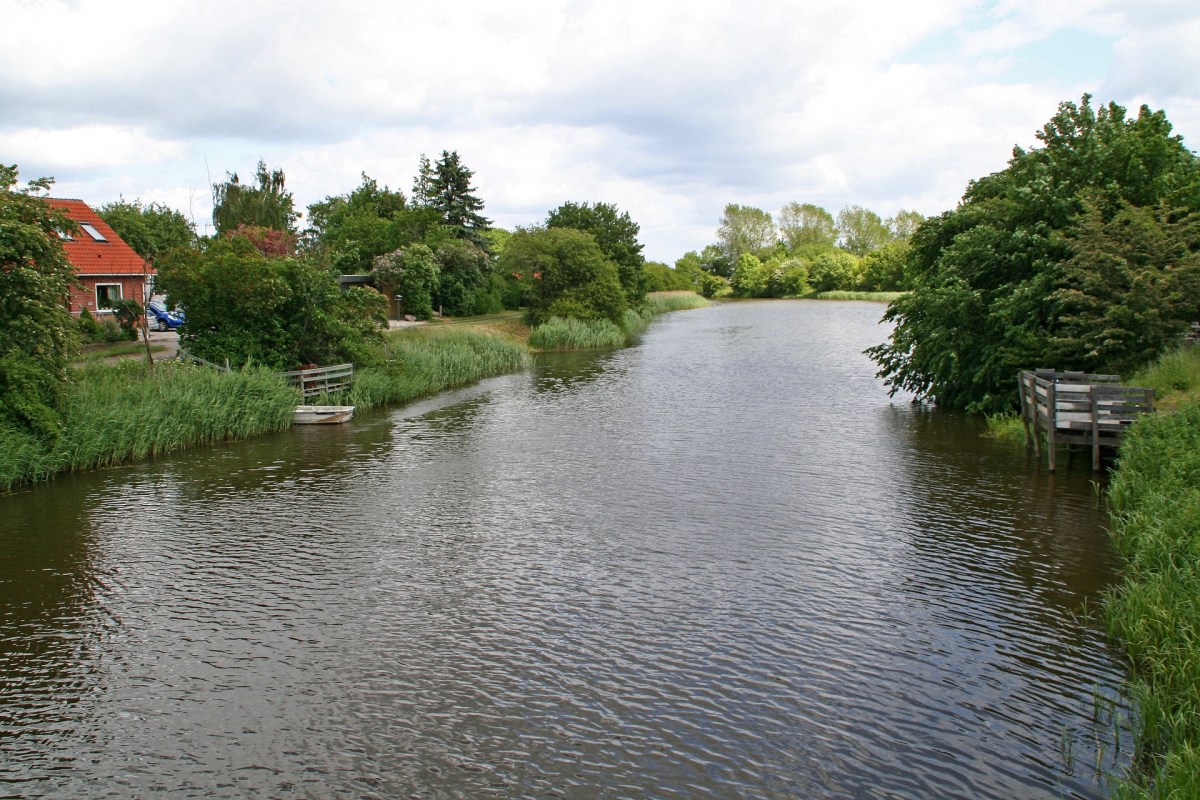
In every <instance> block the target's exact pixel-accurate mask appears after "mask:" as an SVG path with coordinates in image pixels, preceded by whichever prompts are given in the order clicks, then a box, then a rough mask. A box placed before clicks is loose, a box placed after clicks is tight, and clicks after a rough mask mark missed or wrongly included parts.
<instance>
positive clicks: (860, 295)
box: [812, 291, 907, 303]
mask: <svg viewBox="0 0 1200 800" xmlns="http://www.w3.org/2000/svg"><path fill="white" fill-rule="evenodd" d="M906 294H907V292H847V291H831V292H817V293H816V294H814V295H813V296H812V297H813V299H814V300H869V301H871V302H877V303H890V302H892V301H893V300H896V299H898V298H901V297H903V296H904V295H906Z"/></svg>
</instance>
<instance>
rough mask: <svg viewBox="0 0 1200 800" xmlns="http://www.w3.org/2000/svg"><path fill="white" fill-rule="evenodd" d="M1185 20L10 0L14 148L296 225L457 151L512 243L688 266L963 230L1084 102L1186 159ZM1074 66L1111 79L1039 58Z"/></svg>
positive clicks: (896, 7) (1181, 9)
mask: <svg viewBox="0 0 1200 800" xmlns="http://www.w3.org/2000/svg"><path fill="white" fill-rule="evenodd" d="M1192 5H1194V4H1192V3H1181V2H1174V1H1173V0H1172V1H1169V2H1163V1H1160V2H1137V3H1134V2H1132V0H1081V2H1080V3H1071V4H1057V5H1056V4H1051V5H1046V4H1045V3H1043V2H1040V0H1005V1H1004V2H999V3H994V4H984V3H981V2H967V3H964V2H956V1H955V0H923V1H922V2H919V3H912V4H891V5H881V4H878V3H876V2H869V1H868V0H852V1H851V2H845V3H838V4H831V3H828V2H820V3H818V2H799V3H775V2H757V3H738V4H734V3H732V2H716V1H715V0H697V2H692V3H682V2H671V1H669V0H641V1H640V2H633V1H632V0H609V1H608V2H603V3H602V2H598V1H597V0H546V1H544V2H524V3H519V4H496V3H494V2H483V0H461V2H458V3H438V4H434V3H394V2H385V1H384V0H351V2H346V3H339V4H331V3H327V2H324V1H323V0H298V1H297V2H294V3H290V4H288V5H287V6H286V7H281V6H279V5H278V4H276V3H267V2H248V1H247V0H210V1H209V2H205V3H198V2H187V3H163V2H158V1H154V2H152V1H150V0H123V2H119V3H114V2H100V1H99V0H78V1H77V2H71V3H66V2H42V3H23V4H17V5H15V6H12V5H11V4H10V6H9V7H6V10H5V27H6V32H7V35H8V36H7V38H8V39H9V40H10V41H13V42H15V44H14V45H13V46H10V47H6V48H5V49H3V50H0V75H2V76H3V77H2V78H0V152H2V153H3V156H4V160H5V161H7V162H8V163H13V162H16V163H18V164H19V165H20V166H21V168H22V172H23V174H24V175H25V176H27V177H33V176H35V175H40V174H53V175H55V176H56V177H57V178H58V179H59V181H60V183H59V187H60V188H61V189H63V190H64V191H65V190H66V189H68V188H69V189H70V190H71V191H73V192H77V193H79V194H81V195H85V196H87V197H88V199H92V200H94V201H95V202H98V203H99V202H106V201H108V200H111V199H115V198H116V196H118V195H119V194H124V195H125V196H126V197H127V198H128V197H141V198H142V199H144V200H146V201H150V200H158V201H161V202H168V203H171V204H173V205H176V206H177V207H180V206H179V205H178V204H181V203H183V202H187V203H189V204H190V205H191V207H192V208H193V210H194V211H195V212H196V215H197V217H198V218H201V219H202V220H203V221H207V220H206V218H207V212H208V182H209V180H210V178H211V179H213V180H219V179H220V178H222V177H223V176H224V173H225V171H226V170H236V171H239V172H247V171H249V170H251V169H253V167H254V164H255V163H256V162H257V161H258V159H259V158H264V159H266V161H267V163H268V164H269V165H270V166H271V167H282V168H283V169H284V170H285V171H286V172H287V176H288V185H289V187H291V188H292V189H293V191H294V192H295V193H296V198H297V201H298V203H300V204H307V203H310V202H313V201H315V200H319V199H321V198H322V197H324V196H326V195H329V194H339V193H343V192H347V191H349V190H351V189H352V188H353V187H354V186H356V185H357V184H358V181H359V175H360V173H362V172H364V171H365V172H367V173H368V174H370V175H371V176H372V177H374V178H376V179H377V180H379V181H380V182H383V183H388V184H390V185H391V186H392V187H393V188H400V189H402V190H405V191H407V190H408V188H409V184H410V182H411V177H412V174H413V172H414V170H415V168H416V160H417V156H418V155H419V154H420V153H422V152H424V153H428V154H430V155H436V154H437V153H439V152H440V151H441V150H442V149H448V150H458V151H459V153H460V155H461V156H462V157H463V160H464V162H465V163H466V164H467V165H468V166H469V167H470V168H472V169H473V170H475V173H476V176H475V183H476V186H477V187H478V190H479V194H480V196H481V197H482V198H483V199H484V200H485V202H486V203H487V208H486V209H485V211H486V213H487V214H488V215H489V216H490V217H492V218H493V219H494V220H496V222H497V223H499V224H502V225H506V226H511V225H516V224H528V223H534V222H538V221H540V220H541V219H543V218H544V216H545V213H546V211H548V210H549V209H551V208H553V207H555V206H557V205H558V204H560V203H561V202H564V201H566V200H590V201H597V200H603V201H607V202H614V203H617V204H618V205H619V206H620V207H621V208H622V209H624V210H628V211H629V212H630V214H631V215H632V216H633V217H634V219H635V220H638V221H639V222H640V223H641V225H642V229H643V239H644V241H645V242H646V245H647V255H648V256H650V257H652V258H655V259H658V260H665V261H673V260H674V259H675V258H676V257H678V256H679V255H680V254H682V253H683V252H684V251H685V250H689V249H698V248H701V247H703V246H704V244H706V243H708V242H709V241H711V240H712V237H713V235H714V232H715V229H716V225H717V222H718V219H719V217H720V213H721V209H722V208H723V206H724V205H725V203H727V202H739V203H751V204H759V205H761V206H762V207H764V208H766V209H767V210H769V211H771V212H772V213H774V212H775V211H777V210H778V207H779V206H781V205H783V204H784V203H786V202H788V201H791V200H799V201H807V202H816V203H818V204H822V205H825V206H827V207H829V208H830V210H831V211H835V212H836V210H837V209H838V208H839V207H840V206H842V205H846V204H852V203H853V204H862V205H866V206H868V207H871V208H874V209H876V210H877V211H878V212H879V213H881V214H882V215H884V216H887V215H890V214H892V213H894V212H895V211H896V210H897V209H899V208H901V207H908V208H912V207H916V208H917V209H918V210H920V211H922V212H924V213H936V212H938V211H940V210H943V209H945V208H949V207H951V206H953V205H954V203H955V202H956V201H957V199H958V197H959V196H960V195H961V193H962V190H963V189H964V188H965V185H966V182H967V181H968V180H969V179H971V178H974V177H979V176H980V175H982V174H986V173H988V172H992V171H995V170H997V169H1000V168H1002V167H1003V166H1004V164H1005V162H1006V160H1007V158H1008V156H1009V154H1010V151H1011V148H1012V146H1013V145H1014V144H1021V145H1029V144H1032V143H1033V142H1034V132H1035V131H1036V130H1037V129H1038V128H1039V127H1040V126H1041V125H1042V124H1043V123H1044V122H1045V121H1046V120H1047V119H1049V117H1050V116H1051V115H1052V114H1053V113H1054V111H1055V106H1056V104H1057V103H1058V102H1059V101H1062V100H1068V99H1076V100H1077V99H1078V97H1079V96H1080V95H1081V94H1082V93H1083V92H1085V91H1092V92H1095V93H1096V94H1097V100H1098V101H1107V100H1108V99H1113V100H1116V101H1117V102H1121V103H1123V104H1134V105H1136V103H1140V102H1147V103H1149V104H1150V105H1152V106H1153V107H1155V108H1160V107H1162V108H1166V110H1167V112H1168V116H1169V117H1170V118H1171V119H1172V121H1173V122H1175V124H1176V128H1177V130H1178V131H1180V132H1181V133H1183V134H1184V135H1185V136H1187V135H1197V125H1198V124H1200V114H1198V111H1197V101H1195V100H1194V98H1195V97H1197V96H1200V92H1198V91H1197V84H1196V81H1197V78H1196V76H1197V75H1200V68H1198V67H1200V62H1198V61H1197V59H1198V58H1200V56H1197V55H1196V52H1197V51H1196V50H1195V48H1193V47H1192V46H1191V42H1194V41H1197V40H1198V39H1200V29H1198V28H1197V25H1200V11H1197V10H1193V9H1192V8H1191V6H1192ZM1078 32H1082V34H1081V35H1082V38H1080V36H1078V35H1076V34H1077V33H1078ZM1072 37H1074V38H1072ZM1058 42H1065V43H1067V45H1068V46H1069V45H1071V43H1073V42H1076V43H1078V42H1082V43H1083V44H1079V45H1078V46H1085V45H1086V46H1088V47H1093V48H1094V47H1103V48H1104V52H1103V53H1100V54H1099V55H1100V56H1103V57H1101V58H1097V57H1096V56H1097V53H1094V52H1093V53H1090V54H1089V55H1090V58H1088V59H1082V60H1079V61H1078V64H1079V65H1081V66H1077V68H1076V69H1075V70H1073V71H1070V72H1069V73H1068V72H1062V71H1058V67H1057V66H1056V62H1054V61H1053V60H1052V59H1048V60H1046V61H1045V63H1043V62H1042V61H1040V60H1038V61H1031V59H1042V58H1045V54H1044V53H1043V52H1041V51H1038V50H1037V48H1039V47H1040V48H1042V50H1043V51H1044V50H1053V46H1054V45H1055V44H1056V43H1058ZM50 43H52V47H51V46H49V44H50ZM1031 48H1032V49H1031ZM49 50H52V54H53V57H50V56H49V55H48V52H47V51H49ZM1067 60H1068V62H1069V61H1070V59H1069V58H1068V59H1067ZM184 210H185V211H186V210H187V209H184Z"/></svg>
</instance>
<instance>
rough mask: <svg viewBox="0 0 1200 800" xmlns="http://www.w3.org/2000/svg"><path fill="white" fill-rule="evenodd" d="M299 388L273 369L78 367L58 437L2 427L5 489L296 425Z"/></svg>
mask: <svg viewBox="0 0 1200 800" xmlns="http://www.w3.org/2000/svg"><path fill="white" fill-rule="evenodd" d="M297 397H298V395H297V393H296V391H295V390H294V389H292V388H290V387H288V386H286V385H285V384H284V383H283V382H282V381H280V380H279V379H278V378H277V377H275V376H274V375H272V374H271V373H270V372H267V371H261V370H259V371H245V372H234V373H228V374H222V373H217V372H214V371H212V370H209V369H206V368H204V367H197V366H191V365H187V364H182V363H178V362H161V363H159V364H157V365H156V366H155V369H154V370H153V371H151V370H150V369H149V368H148V367H147V366H146V365H145V364H144V363H142V362H140V361H123V362H120V363H117V364H112V365H108V364H89V365H87V366H85V367H83V368H81V369H77V370H74V371H73V373H72V378H71V382H70V384H69V386H68V388H67V391H66V393H65V395H64V397H63V401H62V404H61V406H60V408H59V412H60V414H61V415H62V420H63V432H62V434H61V435H60V436H59V437H58V438H57V439H54V440H49V439H40V438H38V437H35V436H33V435H31V434H29V433H27V432H24V431H22V430H19V429H15V428H11V427H4V428H0V489H3V490H8V489H11V488H12V487H13V486H15V485H17V484H20V483H27V482H32V481H38V480H45V479H47V478H50V477H53V476H54V475H56V474H58V473H61V472H72V471H81V470H86V469H93V468H96V467H106V466H112V465H114V464H120V463H123V462H127V461H135V460H138V459H143V458H147V457H150V456H155V455H159V454H162V453H169V452H173V451H175V450H180V449H182V448H185V447H189V446H192V445H195V444H204V443H211V442H215V441H221V440H225V439H242V438H246V437H249V436H255V435H257V434H260V433H266V432H268V431H275V430H282V429H283V428H286V427H287V426H288V425H290V424H291V417H292V409H293V408H295V406H296V400H297Z"/></svg>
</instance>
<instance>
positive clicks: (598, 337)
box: [529, 317, 626, 350]
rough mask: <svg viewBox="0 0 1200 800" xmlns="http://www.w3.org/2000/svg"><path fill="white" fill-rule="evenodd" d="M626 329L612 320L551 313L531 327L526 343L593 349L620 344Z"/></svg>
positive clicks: (570, 348)
mask: <svg viewBox="0 0 1200 800" xmlns="http://www.w3.org/2000/svg"><path fill="white" fill-rule="evenodd" d="M625 341H626V335H625V331H624V330H622V329H621V327H620V326H618V325H617V324H616V323H614V322H613V321H612V320H607V319H589V320H584V319H579V318H577V317H565V318H564V317H551V318H550V319H548V320H546V321H545V322H543V323H542V324H541V325H538V326H536V327H534V329H533V330H532V331H531V332H530V334H529V346H530V347H536V348H537V349H539V350H592V349H597V348H607V347H621V346H622V345H624V344H625Z"/></svg>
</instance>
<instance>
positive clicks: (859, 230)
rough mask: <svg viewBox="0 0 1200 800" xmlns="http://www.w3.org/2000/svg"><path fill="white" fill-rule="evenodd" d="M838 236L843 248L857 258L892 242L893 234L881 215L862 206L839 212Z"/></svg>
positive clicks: (847, 207)
mask: <svg viewBox="0 0 1200 800" xmlns="http://www.w3.org/2000/svg"><path fill="white" fill-rule="evenodd" d="M837 227H838V236H839V239H840V242H841V245H842V247H844V248H845V249H846V250H847V251H848V252H851V253H853V254H854V255H856V256H865V255H866V254H867V253H869V252H871V251H872V250H878V249H879V248H881V247H883V246H884V245H885V244H887V243H888V242H890V241H891V240H892V233H891V231H889V230H888V229H887V226H886V225H884V224H883V220H882V219H880V218H879V215H878V214H876V213H875V212H874V211H871V210H870V209H867V208H863V207H862V206H846V207H845V208H843V209H842V210H841V211H839V212H838V217H837Z"/></svg>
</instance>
